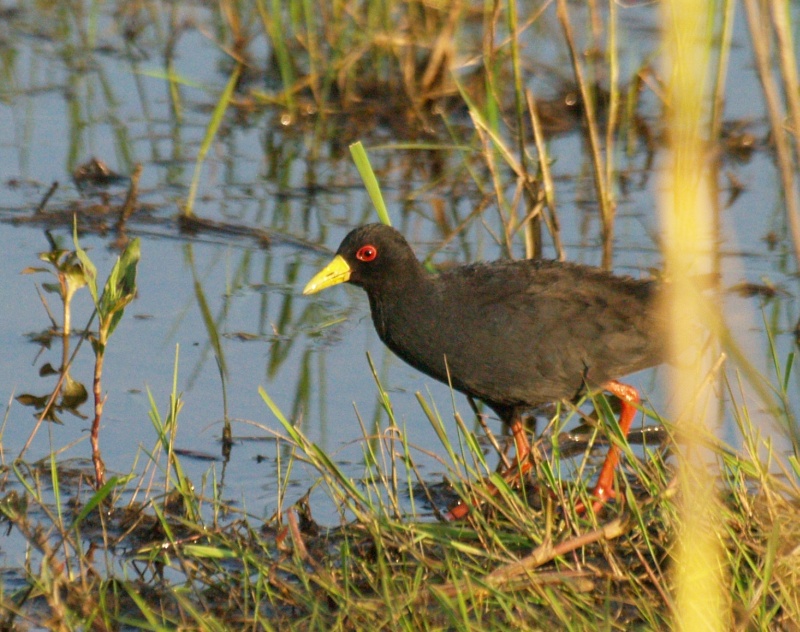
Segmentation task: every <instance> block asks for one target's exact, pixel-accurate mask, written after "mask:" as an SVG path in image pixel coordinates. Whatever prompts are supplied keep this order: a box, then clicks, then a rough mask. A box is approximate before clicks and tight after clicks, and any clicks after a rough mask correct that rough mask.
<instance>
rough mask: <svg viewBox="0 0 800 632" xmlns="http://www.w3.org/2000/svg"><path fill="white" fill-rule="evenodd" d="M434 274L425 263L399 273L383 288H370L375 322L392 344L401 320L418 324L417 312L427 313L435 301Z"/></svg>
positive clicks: (409, 324) (368, 291)
mask: <svg viewBox="0 0 800 632" xmlns="http://www.w3.org/2000/svg"><path fill="white" fill-rule="evenodd" d="M433 279H434V277H433V276H432V275H430V274H428V273H427V272H426V271H425V270H424V268H422V266H418V270H416V273H415V274H408V272H407V271H406V272H405V273H404V274H398V275H395V276H393V277H392V279H391V281H390V282H388V283H384V284H382V286H381V288H380V290H378V291H374V290H373V291H370V290H369V289H368V290H367V296H369V306H370V311H371V312H372V321H373V323H374V324H375V329H376V330H377V332H378V335H379V336H380V338H381V340H383V342H384V343H386V344H387V345H389V346H390V347H392V331H393V330H395V329H396V327H397V326H398V324H399V323H400V322H404V323H405V325H406V326H410V327H414V326H415V323H414V322H413V320H414V318H415V315H416V317H418V316H419V314H420V313H425V308H426V307H429V306H430V304H431V302H432V301H435V300H436V288H435V283H434V282H433Z"/></svg>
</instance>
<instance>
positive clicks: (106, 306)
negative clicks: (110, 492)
mask: <svg viewBox="0 0 800 632" xmlns="http://www.w3.org/2000/svg"><path fill="white" fill-rule="evenodd" d="M72 239H73V241H74V243H75V253H76V254H77V256H78V260H79V261H80V265H81V267H82V268H83V273H84V279H85V281H86V285H87V287H88V288H89V292H90V293H91V294H92V300H94V306H95V310H96V311H97V318H98V326H97V334H96V335H92V336H91V337H90V340H91V343H92V349H93V350H94V356H95V364H94V381H93V387H92V391H93V393H94V421H93V422H92V430H91V444H92V463H94V472H95V485H96V487H97V489H100V488H101V487H102V486H103V484H104V483H105V469H106V468H105V464H104V463H103V459H102V457H101V456H100V420H101V419H102V416H103V405H104V403H105V400H104V398H103V394H102V388H101V385H102V376H103V361H104V359H105V352H106V347H107V346H108V340H109V338H110V337H111V334H112V333H114V330H115V329H116V328H117V325H118V324H119V321H120V320H121V319H122V315H123V314H124V312H125V307H127V306H128V304H129V303H130V302H131V301H132V300H133V299H134V298H135V297H136V266H137V264H138V263H139V257H140V254H141V248H140V241H139V239H138V238H137V239H134V240H132V241H131V242H130V243H129V244H128V245H127V247H126V248H125V250H124V251H123V252H122V254H121V255H120V256H119V258H118V259H117V261H116V262H115V263H114V267H113V268H112V269H111V272H110V274H109V275H108V279H107V280H106V284H105V287H104V288H103V293H102V294H100V295H98V289H97V268H96V267H95V265H94V263H92V260H91V259H89V255H87V254H86V251H85V250H83V248H81V247H80V244H79V243H78V225H77V221H76V222H75V223H74V224H73V231H72Z"/></svg>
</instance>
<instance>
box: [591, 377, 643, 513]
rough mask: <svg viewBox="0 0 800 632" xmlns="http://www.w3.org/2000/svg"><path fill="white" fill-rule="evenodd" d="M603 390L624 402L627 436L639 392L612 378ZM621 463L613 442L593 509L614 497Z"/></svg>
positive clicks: (623, 425) (622, 423) (622, 417)
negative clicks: (616, 470) (615, 477)
mask: <svg viewBox="0 0 800 632" xmlns="http://www.w3.org/2000/svg"><path fill="white" fill-rule="evenodd" d="M603 390H605V391H608V392H609V393H611V394H612V395H616V396H617V397H618V398H619V401H620V403H621V404H622V410H621V411H620V414H619V429H620V430H622V436H623V437H627V436H628V432H629V431H630V429H631V424H632V423H633V418H634V417H635V416H636V406H637V405H638V404H639V402H640V401H641V398H640V397H639V392H638V391H637V390H636V389H635V388H633V386H630V385H628V384H622V383H621V382H617V381H616V380H612V381H610V382H607V383H606V384H604V385H603ZM618 463H619V448H618V447H617V446H616V445H614V444H611V447H610V448H609V449H608V454H607V455H606V460H605V462H604V463H603V467H602V469H601V470H600V476H598V477H597V484H596V485H595V486H594V490H593V491H592V495H593V496H595V497H596V498H597V500H595V501H594V502H593V503H592V511H594V512H595V513H597V512H598V511H599V510H600V508H601V507H602V506H603V505H604V504H605V503H606V501H608V500H610V499H611V498H614V470H615V469H616V467H617V464H618ZM576 509H577V510H578V512H579V513H583V511H584V509H585V508H584V507H583V506H582V505H581V506H579V507H576Z"/></svg>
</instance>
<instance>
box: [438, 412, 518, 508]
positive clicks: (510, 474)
mask: <svg viewBox="0 0 800 632" xmlns="http://www.w3.org/2000/svg"><path fill="white" fill-rule="evenodd" d="M510 426H511V434H512V435H513V437H514V450H515V455H514V460H513V461H512V462H511V465H509V467H508V469H507V470H506V471H505V472H503V474H502V476H503V478H504V479H505V480H506V481H509V482H511V481H513V480H515V479H518V478H520V477H522V476H524V475H525V474H527V473H528V472H529V471H530V469H531V467H532V465H531V460H530V458H529V457H530V454H531V444H530V442H529V441H528V434H527V432H525V426H523V425H522V421H521V420H520V419H519V417H515V418H514V420H513V421H512V422H511V424H510ZM486 486H487V488H488V490H489V493H490V494H492V495H494V494H495V493H496V492H497V488H496V487H495V486H494V485H493V484H492V483H490V482H489V481H487V482H486ZM475 502H476V501H473V504H474V503H475ZM470 508H471V507H470V504H469V503H466V502H464V501H463V500H459V501H458V503H456V504H455V505H453V506H452V507H451V508H450V509H449V510H448V512H447V513H446V514H445V519H447V520H461V519H462V518H463V517H464V516H466V515H467V514H468V513H469V510H470Z"/></svg>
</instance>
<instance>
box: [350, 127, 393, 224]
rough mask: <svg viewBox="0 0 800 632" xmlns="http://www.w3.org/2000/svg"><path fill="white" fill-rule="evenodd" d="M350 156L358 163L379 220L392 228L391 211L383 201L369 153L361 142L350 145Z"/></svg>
mask: <svg viewBox="0 0 800 632" xmlns="http://www.w3.org/2000/svg"><path fill="white" fill-rule="evenodd" d="M350 155H351V156H352V157H353V162H354V163H356V168H357V169H358V173H359V174H361V179H362V180H363V181H364V186H365V187H366V188H367V193H369V198H370V200H372V205H373V206H374V207H375V210H376V211H377V212H378V218H379V219H380V220H381V222H383V223H384V224H386V225H387V226H391V225H392V220H390V219H389V211H387V210H386V204H385V203H384V201H383V195H382V194H381V187H380V185H379V184H378V178H376V177H375V172H374V171H373V170H372V165H371V164H370V162H369V157H368V156H367V151H366V149H364V146H363V145H362V144H361V141H358V142H357V143H353V144H352V145H350Z"/></svg>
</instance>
